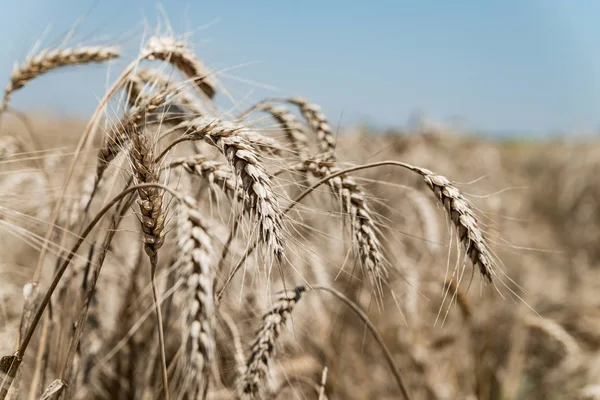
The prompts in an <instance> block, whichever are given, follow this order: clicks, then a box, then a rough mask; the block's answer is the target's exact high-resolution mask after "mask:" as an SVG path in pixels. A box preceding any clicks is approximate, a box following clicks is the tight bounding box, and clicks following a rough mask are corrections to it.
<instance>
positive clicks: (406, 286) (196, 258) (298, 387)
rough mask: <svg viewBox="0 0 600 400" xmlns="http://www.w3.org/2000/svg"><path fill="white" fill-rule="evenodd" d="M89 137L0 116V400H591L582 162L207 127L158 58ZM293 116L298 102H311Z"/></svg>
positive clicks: (33, 71) (483, 143)
mask: <svg viewBox="0 0 600 400" xmlns="http://www.w3.org/2000/svg"><path fill="white" fill-rule="evenodd" d="M141 48H142V50H141V52H140V54H139V55H138V56H137V57H136V58H133V59H132V60H130V61H131V63H130V64H129V65H128V66H127V67H126V68H124V69H123V71H122V73H121V75H120V76H119V77H118V78H117V79H116V80H115V81H114V82H113V83H112V84H111V85H112V86H110V88H109V89H108V90H107V92H106V95H105V97H104V98H103V99H102V100H101V101H100V102H99V105H98V108H97V110H96V111H95V112H94V114H93V115H92V116H91V117H90V118H89V119H87V120H85V119H82V120H75V119H65V118H56V117H53V116H50V115H47V116H44V115H39V114H34V115H23V114H21V113H19V112H18V110H14V109H12V108H11V107H10V99H11V97H12V95H13V93H14V92H17V91H18V90H27V88H26V86H27V85H30V84H31V85H35V78H36V77H38V76H40V75H42V74H45V73H49V74H51V73H52V71H53V70H55V69H58V68H63V67H64V68H74V66H75V65H77V68H86V65H85V64H90V63H110V62H111V61H112V60H114V59H117V58H119V57H122V55H121V54H120V52H119V50H118V49H117V48H113V47H103V46H98V47H86V46H74V47H65V48H57V49H46V50H42V51H41V52H40V53H39V54H37V55H33V56H32V57H30V58H29V59H27V60H26V61H24V62H22V63H21V64H20V65H18V66H17V67H15V70H14V72H13V74H12V76H11V77H10V78H9V83H8V85H7V87H6V91H5V96H4V100H3V102H2V105H1V106H0V110H1V114H0V118H1V120H0V122H1V131H0V132H1V134H0V144H1V147H0V169H1V173H0V188H1V190H0V201H1V204H0V226H1V228H2V234H1V236H0V238H1V243H2V246H3V250H4V251H1V252H0V338H1V340H0V356H3V358H2V360H1V361H0V384H1V389H0V399H4V398H27V399H37V398H42V399H57V398H62V399H67V398H73V399H154V398H157V399H166V398H173V399H201V398H206V399H221V398H222V399H304V398H307V399H319V400H323V399H368V398H372V399H397V398H410V399H490V400H491V399H515V400H517V399H542V398H543V399H565V398H569V399H571V398H573V399H595V398H600V351H599V350H600V309H599V306H600V304H599V300H600V298H599V297H598V295H597V293H598V289H599V288H598V285H599V284H600V279H599V278H600V277H598V269H597V263H598V260H599V256H600V253H599V252H598V247H597V243H598V239H599V236H600V225H599V223H600V215H599V207H598V200H597V199H598V198H599V197H598V195H599V194H600V193H598V191H597V190H596V187H597V186H598V185H597V184H596V182H595V177H596V175H595V169H596V168H597V166H598V165H599V162H598V160H600V157H598V154H599V153H600V148H599V146H598V144H597V143H596V142H593V141H592V142H586V143H576V144H573V143H566V142H564V143H563V142H560V141H554V142H550V141H548V142H531V143H528V142H519V141H502V140H496V141H492V140H484V139H482V138H475V137H469V136H466V135H459V134H456V133H452V132H445V131H440V130H436V129H432V128H428V127H427V126H423V127H421V128H420V129H419V130H418V131H415V132H400V131H398V132H387V133H375V132H367V131H363V130H359V129H356V130H348V131H345V132H339V133H338V132H337V129H336V127H335V126H334V125H332V124H331V123H330V122H329V120H328V118H327V116H326V115H325V113H324V112H323V110H321V108H320V107H319V106H318V105H316V104H313V103H311V102H310V101H309V100H307V99H304V98H296V97H291V98H270V99H264V100H259V101H257V102H256V103H252V102H249V101H245V102H240V103H239V104H236V105H235V107H232V108H231V109H228V110H224V109H223V108H222V107H221V106H219V105H218V104H217V103H216V102H215V101H214V98H215V95H216V94H217V93H219V92H220V91H222V90H223V88H222V87H221V84H220V83H219V81H218V79H217V78H218V74H216V73H215V72H214V71H210V70H209V69H207V68H206V67H205V65H204V64H203V62H202V61H201V60H199V59H198V58H197V56H196V55H195V53H194V52H193V49H190V48H188V47H187V46H186V45H185V43H183V42H181V41H179V40H178V39H177V38H174V37H171V36H153V37H150V38H149V39H147V40H146V41H145V43H144V44H143V46H142V47H141ZM307 95H310V93H307Z"/></svg>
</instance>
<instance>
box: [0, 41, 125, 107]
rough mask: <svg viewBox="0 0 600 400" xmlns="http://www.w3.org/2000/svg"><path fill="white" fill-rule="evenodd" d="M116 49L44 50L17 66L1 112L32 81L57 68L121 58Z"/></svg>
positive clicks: (74, 48)
mask: <svg viewBox="0 0 600 400" xmlns="http://www.w3.org/2000/svg"><path fill="white" fill-rule="evenodd" d="M119 54H120V53H119V50H118V49H117V48H115V47H100V46H85V47H73V48H67V49H54V50H51V49H44V50H42V51H41V52H39V53H38V54H36V55H35V56H33V57H31V58H29V59H27V60H26V61H25V62H24V63H23V64H21V65H15V67H14V68H13V71H12V74H11V75H10V82H9V83H8V85H7V86H6V88H5V89H4V98H3V99H2V104H1V105H0V112H2V111H4V110H6V107H7V106H8V102H9V101H10V98H11V96H12V94H13V93H14V92H15V91H16V90H18V89H20V88H22V87H23V86H25V85H26V84H27V82H29V81H31V80H32V79H34V78H36V77H38V76H40V75H42V74H45V73H46V72H48V71H51V70H53V69H56V68H60V67H64V66H67V65H78V64H88V63H99V62H105V61H109V60H112V59H114V58H117V57H119Z"/></svg>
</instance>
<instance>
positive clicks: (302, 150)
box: [238, 101, 308, 158]
mask: <svg viewBox="0 0 600 400" xmlns="http://www.w3.org/2000/svg"><path fill="white" fill-rule="evenodd" d="M253 111H263V112H266V113H268V114H270V115H271V116H272V117H273V119H275V121H277V123H278V124H279V126H280V127H281V129H282V130H283V132H284V133H285V135H286V137H287V139H288V141H289V142H290V145H291V146H292V149H293V150H294V151H295V152H296V153H297V154H298V155H299V156H300V157H301V158H307V156H308V155H307V148H308V138H307V137H306V132H305V131H304V125H303V124H302V123H301V122H300V121H299V120H298V118H296V116H295V115H294V113H292V112H291V111H290V110H288V109H287V108H285V107H282V106H278V105H274V104H271V103H270V102H269V101H261V102H260V103H257V104H256V105H254V106H252V107H251V108H250V109H248V110H247V111H245V112H244V113H242V114H241V115H240V116H239V117H238V119H241V118H244V117H246V116H247V115H248V114H250V113H251V112H253Z"/></svg>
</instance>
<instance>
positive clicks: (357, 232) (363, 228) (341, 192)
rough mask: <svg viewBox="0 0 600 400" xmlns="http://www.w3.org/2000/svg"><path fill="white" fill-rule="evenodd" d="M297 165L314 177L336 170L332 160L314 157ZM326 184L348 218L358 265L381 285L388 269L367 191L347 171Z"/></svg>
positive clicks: (379, 287)
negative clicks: (358, 258) (356, 249)
mask: <svg viewBox="0 0 600 400" xmlns="http://www.w3.org/2000/svg"><path fill="white" fill-rule="evenodd" d="M301 169H302V170H304V171H305V172H308V173H310V174H311V175H313V176H314V177H315V178H317V179H323V178H326V177H327V176H329V175H331V174H333V173H335V172H337V171H339V170H340V169H339V168H337V167H334V166H333V163H332V162H327V161H321V160H318V159H311V160H306V161H305V162H304V165H303V166H302V167H301ZM328 184H329V188H330V189H331V192H332V194H333V195H334V196H336V197H337V198H339V199H340V201H341V205H342V209H343V211H344V213H345V214H346V215H348V217H349V218H350V221H351V226H352V233H353V235H354V238H355V240H356V242H357V245H358V254H359V257H360V261H361V265H362V266H363V267H364V268H365V269H366V271H367V273H368V274H369V277H370V279H371V282H372V283H373V284H374V285H375V286H376V288H377V289H381V283H382V281H384V280H385V279H386V278H387V275H388V273H387V269H386V267H385V263H384V256H383V250H382V245H381V242H380V241H379V239H378V237H377V233H378V228H377V226H376V224H375V218H374V217H373V213H372V212H371V210H370V208H369V206H368V202H367V195H366V194H365V192H363V190H362V189H361V188H360V186H359V185H358V184H357V183H356V182H355V181H354V179H353V178H352V177H350V176H348V175H340V176H337V177H335V178H333V179H330V180H329V181H328Z"/></svg>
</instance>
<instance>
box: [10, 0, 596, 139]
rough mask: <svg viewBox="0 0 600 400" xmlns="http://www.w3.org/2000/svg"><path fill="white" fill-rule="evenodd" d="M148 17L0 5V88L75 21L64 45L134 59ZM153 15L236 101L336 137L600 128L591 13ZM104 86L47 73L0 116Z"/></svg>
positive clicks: (584, 7) (493, 4)
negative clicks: (343, 132)
mask: <svg viewBox="0 0 600 400" xmlns="http://www.w3.org/2000/svg"><path fill="white" fill-rule="evenodd" d="M157 4H158V3H157V2H155V1H145V0H20V1H14V0H10V1H9V0H0V5H1V8H0V9H2V13H0V38H1V39H2V42H1V43H2V45H0V78H1V77H4V78H3V79H8V77H9V74H10V71H11V69H12V65H13V63H14V62H15V61H17V60H20V61H22V60H23V59H24V57H25V56H26V55H27V53H28V52H29V50H30V49H31V48H32V47H33V45H34V44H35V42H36V41H37V40H38V39H40V38H42V37H43V38H45V39H44V43H47V44H48V43H54V44H57V43H60V42H61V40H62V39H63V38H64V36H65V33H66V32H67V31H68V30H69V28H71V27H72V26H73V25H74V24H75V23H76V22H77V21H78V20H79V19H80V18H81V17H82V18H83V20H82V21H81V22H80V25H79V26H78V28H77V29H76V34H75V37H74V39H73V40H72V43H79V42H84V43H92V44H97V43H105V44H106V43H117V44H121V45H123V46H125V47H126V48H129V49H131V48H135V47H136V46H139V43H140V40H141V37H142V33H143V28H144V23H145V22H144V21H146V22H147V23H148V24H149V25H150V26H152V27H154V26H156V22H157V21H161V20H163V21H164V17H163V16H161V12H160V11H159V7H158V6H157ZM162 7H163V8H164V11H165V14H166V16H167V17H168V19H169V21H170V22H171V24H172V26H173V29H174V30H175V32H176V33H185V32H193V34H192V36H190V40H191V41H192V42H193V44H194V46H195V49H196V50H197V53H198V54H199V55H200V57H201V58H202V59H203V60H204V61H205V63H206V64H207V65H208V66H209V67H211V68H214V69H217V70H222V71H224V72H223V74H224V75H223V76H222V79H221V80H222V82H223V83H224V84H225V85H226V86H227V87H231V90H232V93H233V95H234V96H235V97H236V98H238V99H239V98H245V96H251V97H252V98H257V99H258V98H259V97H262V96H264V95H305V96H307V97H309V98H311V99H312V100H314V101H315V102H317V103H320V104H321V105H322V106H323V107H324V108H325V110H326V111H327V113H328V115H329V116H330V119H331V120H332V121H333V122H334V123H337V122H339V121H341V122H342V124H344V125H349V124H353V123H357V122H369V123H373V124H376V125H379V126H394V125H404V124H406V122H407V118H408V117H409V115H410V114H411V113H412V112H413V111H415V110H417V109H422V110H426V111H427V113H428V114H429V115H430V116H431V117H434V118H436V119H454V120H456V119H460V120H462V121H464V122H465V124H466V125H467V126H469V127H473V128H477V129H481V130H491V131H524V132H529V133H543V132H549V131H552V132H555V131H567V130H574V129H587V130H593V129H597V128H598V127H600V24H599V23H598V18H599V16H600V1H596V0H577V1H564V0H527V1H523V0H503V1H481V0H454V1H445V0H437V1H433V0H413V1H404V0H390V1H376V0H372V1H352V0H344V1H342V0H322V1H316V0H303V1H291V0H290V1H286V0H279V1H241V0H240V1H226V0H222V1H214V0H212V1H210V2H209V1H204V0H171V1H167V0H165V1H164V2H163V3H162ZM163 26H164V25H163ZM116 71H117V69H116V68H115V69H114V70H113V71H112V72H113V77H114V73H116ZM106 79H107V77H106V73H105V69H103V68H94V67H92V68H86V67H82V68H80V69H78V70H77V72H76V73H72V72H68V73H65V72H57V73H53V74H51V75H49V76H47V77H44V78H41V79H39V80H37V81H36V82H35V84H32V85H31V86H27V87H26V88H24V89H23V90H22V91H21V92H19V93H17V94H16V95H15V97H14V103H13V104H14V105H15V106H18V107H19V108H21V109H44V110H46V109H47V110H53V111H58V112H60V113H63V114H72V113H79V114H81V113H90V112H91V110H92V109H93V108H94V106H95V105H96V102H97V97H98V96H100V95H101V94H102V93H103V88H104V86H105V84H106ZM240 80H249V81H253V82H258V83H261V84H264V85H270V86H272V87H273V88H274V90H276V91H274V92H269V91H268V90H266V89H261V87H260V86H257V85H250V84H240V83H239V81H240ZM1 85H3V84H1Z"/></svg>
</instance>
